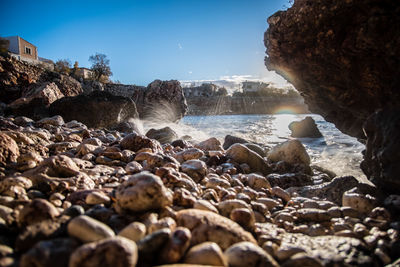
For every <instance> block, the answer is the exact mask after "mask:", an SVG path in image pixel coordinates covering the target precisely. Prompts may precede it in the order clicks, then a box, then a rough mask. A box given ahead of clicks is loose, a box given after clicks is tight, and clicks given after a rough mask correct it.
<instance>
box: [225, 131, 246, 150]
mask: <svg viewBox="0 0 400 267" xmlns="http://www.w3.org/2000/svg"><path fill="white" fill-rule="evenodd" d="M245 143H249V141H247V140H246V139H243V138H240V137H237V136H233V135H229V134H228V135H227V136H225V139H224V144H223V148H224V149H228V148H230V147H231V145H233V144H245Z"/></svg>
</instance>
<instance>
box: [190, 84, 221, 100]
mask: <svg viewBox="0 0 400 267" xmlns="http://www.w3.org/2000/svg"><path fill="white" fill-rule="evenodd" d="M217 90H218V87H217V86H216V85H215V84H213V83H203V84H202V85H200V86H191V87H186V88H183V93H184V95H185V97H197V96H205V97H211V96H213V95H215V93H216V92H217Z"/></svg>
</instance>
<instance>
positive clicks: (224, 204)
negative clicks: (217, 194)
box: [218, 199, 251, 217]
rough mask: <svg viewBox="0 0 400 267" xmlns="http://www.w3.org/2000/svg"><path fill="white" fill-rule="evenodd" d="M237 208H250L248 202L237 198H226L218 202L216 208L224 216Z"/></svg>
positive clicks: (227, 215)
mask: <svg viewBox="0 0 400 267" xmlns="http://www.w3.org/2000/svg"><path fill="white" fill-rule="evenodd" d="M239 208H245V209H251V207H250V205H249V204H247V203H246V202H244V201H243V200H238V199H228V200H224V201H221V202H220V203H218V210H219V212H220V213H221V215H222V216H225V217H229V214H230V213H231V211H232V210H234V209H239Z"/></svg>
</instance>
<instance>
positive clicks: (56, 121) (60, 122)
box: [37, 115, 64, 126]
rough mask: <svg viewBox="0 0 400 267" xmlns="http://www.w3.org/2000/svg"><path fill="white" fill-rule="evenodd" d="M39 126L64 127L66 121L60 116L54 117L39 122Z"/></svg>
mask: <svg viewBox="0 0 400 267" xmlns="http://www.w3.org/2000/svg"><path fill="white" fill-rule="evenodd" d="M37 124H39V125H53V126H62V125H63V124H64V119H63V118H62V117H61V116H59V115H56V116H53V117H50V118H44V119H41V120H40V121H38V122H37Z"/></svg>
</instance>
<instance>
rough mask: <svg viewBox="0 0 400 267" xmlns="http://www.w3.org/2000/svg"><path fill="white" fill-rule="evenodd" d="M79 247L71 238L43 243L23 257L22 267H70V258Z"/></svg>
mask: <svg viewBox="0 0 400 267" xmlns="http://www.w3.org/2000/svg"><path fill="white" fill-rule="evenodd" d="M78 246H79V242H77V241H76V240H74V239H70V238H58V239H53V240H49V241H41V242H39V243H37V244H36V245H35V246H34V247H33V248H31V249H30V250H29V251H28V252H27V253H25V254H24V255H22V257H21V261H20V265H19V266H21V267H30V266H37V267H51V266H54V264H55V263H57V266H60V267H68V262H69V257H70V255H71V254H72V252H73V251H74V250H75V249H76V248H77V247H78Z"/></svg>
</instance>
